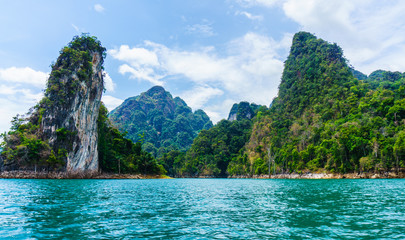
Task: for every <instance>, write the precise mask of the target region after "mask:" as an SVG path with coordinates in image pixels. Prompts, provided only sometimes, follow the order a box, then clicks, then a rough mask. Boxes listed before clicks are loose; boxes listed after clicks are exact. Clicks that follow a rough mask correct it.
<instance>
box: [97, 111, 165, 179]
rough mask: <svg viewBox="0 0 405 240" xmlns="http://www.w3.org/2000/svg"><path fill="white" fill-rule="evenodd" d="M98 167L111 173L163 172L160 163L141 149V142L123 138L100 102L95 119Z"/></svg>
mask: <svg viewBox="0 0 405 240" xmlns="http://www.w3.org/2000/svg"><path fill="white" fill-rule="evenodd" d="M97 127H98V157H99V164H100V169H101V170H102V171H103V172H110V173H111V172H112V173H143V174H150V173H158V174H165V173H166V171H165V169H164V168H163V166H162V165H159V164H157V162H156V159H155V158H154V157H153V156H152V155H151V154H150V153H147V152H145V151H143V150H142V143H141V142H136V143H133V142H132V141H131V140H129V139H127V138H125V135H124V134H122V133H120V132H119V131H118V129H117V128H115V127H114V126H112V124H111V122H110V120H109V119H108V110H107V108H106V107H105V106H104V105H103V104H101V107H100V111H99V116H98V120H97Z"/></svg>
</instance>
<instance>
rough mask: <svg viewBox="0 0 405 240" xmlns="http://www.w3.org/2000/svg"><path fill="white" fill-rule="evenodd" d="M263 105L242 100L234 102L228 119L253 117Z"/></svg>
mask: <svg viewBox="0 0 405 240" xmlns="http://www.w3.org/2000/svg"><path fill="white" fill-rule="evenodd" d="M260 107H261V106H260V105H257V104H254V103H251V104H249V103H248V102H240V103H235V104H233V106H232V108H231V111H230V112H229V115H228V121H235V120H242V119H252V118H253V117H254V116H255V115H256V112H257V111H258V110H259V108H260Z"/></svg>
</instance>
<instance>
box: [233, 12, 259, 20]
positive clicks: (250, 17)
mask: <svg viewBox="0 0 405 240" xmlns="http://www.w3.org/2000/svg"><path fill="white" fill-rule="evenodd" d="M235 14H236V15H240V16H245V17H247V18H248V19H250V20H254V21H255V20H257V21H263V16H261V15H253V14H251V13H249V12H245V11H242V12H240V11H237V12H236V13H235Z"/></svg>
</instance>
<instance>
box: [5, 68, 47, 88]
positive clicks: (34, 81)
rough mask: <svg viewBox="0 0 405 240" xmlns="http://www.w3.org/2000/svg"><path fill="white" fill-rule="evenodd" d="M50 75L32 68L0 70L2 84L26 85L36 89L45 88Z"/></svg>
mask: <svg viewBox="0 0 405 240" xmlns="http://www.w3.org/2000/svg"><path fill="white" fill-rule="evenodd" d="M47 78H48V73H44V72H41V71H35V70H33V69H32V68H29V67H25V68H17V67H10V68H3V69H2V68H0V82H8V83H25V84H30V85H33V86H36V87H44V86H45V83H46V79H47Z"/></svg>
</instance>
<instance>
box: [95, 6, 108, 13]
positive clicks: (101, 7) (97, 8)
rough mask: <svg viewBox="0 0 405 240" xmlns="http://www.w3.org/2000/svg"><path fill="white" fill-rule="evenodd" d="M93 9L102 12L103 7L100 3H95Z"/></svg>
mask: <svg viewBox="0 0 405 240" xmlns="http://www.w3.org/2000/svg"><path fill="white" fill-rule="evenodd" d="M94 10H95V11H96V12H99V13H103V12H104V10H105V9H104V7H103V6H101V4H95V5H94Z"/></svg>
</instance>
